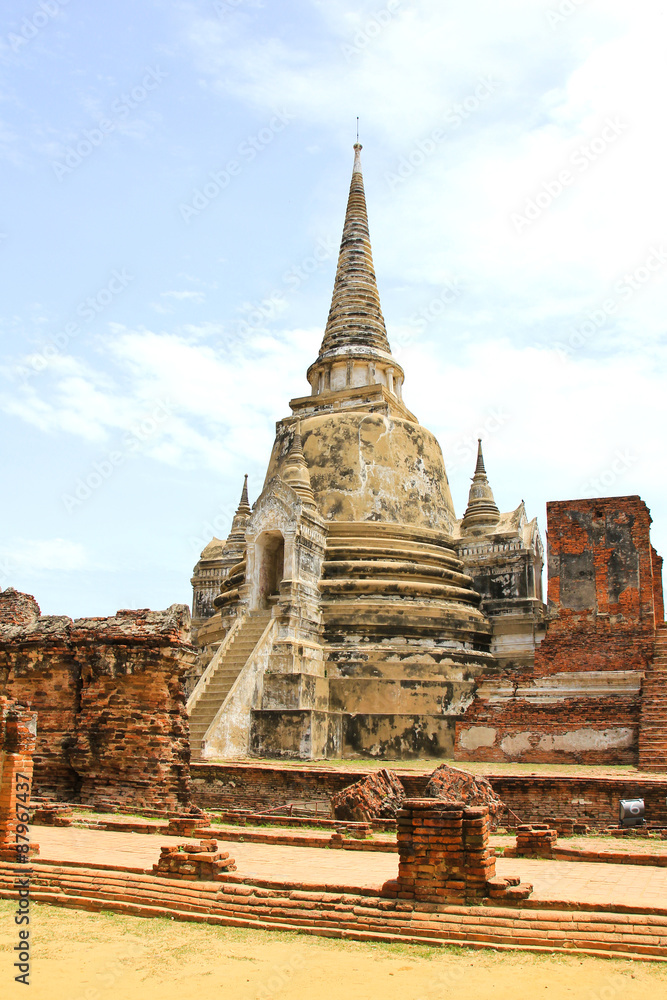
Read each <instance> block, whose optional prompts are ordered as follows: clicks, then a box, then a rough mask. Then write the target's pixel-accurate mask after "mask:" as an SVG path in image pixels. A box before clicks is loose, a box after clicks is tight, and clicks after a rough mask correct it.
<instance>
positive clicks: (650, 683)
mask: <svg viewBox="0 0 667 1000" xmlns="http://www.w3.org/2000/svg"><path fill="white" fill-rule="evenodd" d="M638 767H639V768H640V770H642V771H667V623H663V624H660V625H658V628H657V631H656V635H655V655H654V659H653V663H652V664H651V665H650V666H649V668H648V670H647V671H646V676H645V678H644V682H643V684H642V705H641V714H640V723H639V761H638Z"/></svg>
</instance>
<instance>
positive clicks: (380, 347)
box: [308, 142, 404, 398]
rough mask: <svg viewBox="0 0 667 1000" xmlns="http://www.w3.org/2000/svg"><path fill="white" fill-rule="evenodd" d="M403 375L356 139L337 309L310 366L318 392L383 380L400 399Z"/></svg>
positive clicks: (336, 291) (334, 304) (335, 300)
mask: <svg viewBox="0 0 667 1000" xmlns="http://www.w3.org/2000/svg"><path fill="white" fill-rule="evenodd" d="M403 377H404V376H403V369H402V368H401V367H400V365H398V364H397V362H396V361H395V360H394V358H393V357H392V354H391V348H390V346H389V340H388V338H387V329H386V327H385V322H384V317H383V315H382V308H381V306H380V296H379V294H378V289H377V282H376V280H375V270H374V268H373V253H372V250H371V241H370V236H369V232H368V214H367V211H366V195H365V193H364V179H363V176H362V172H361V144H360V143H359V142H355V144H354V165H353V167H352V180H351V182H350V193H349V196H348V200H347V209H346V212H345V223H344V225H343V237H342V239H341V244H340V251H339V254H338V266H337V268H336V278H335V280H334V288H333V295H332V298H331V308H330V310H329V317H328V319H327V325H326V329H325V331H324V337H323V339H322V346H321V347H320V353H319V356H318V358H317V361H316V362H315V363H314V364H312V365H311V366H310V368H309V369H308V381H309V382H310V384H311V386H312V389H313V395H318V394H319V393H321V392H329V391H336V390H337V389H345V388H347V387H349V386H356V387H359V386H364V385H375V384H378V383H380V384H382V385H385V386H386V387H387V388H388V389H389V391H390V392H392V393H394V394H395V395H397V396H398V397H399V398H400V389H401V385H402V382H403Z"/></svg>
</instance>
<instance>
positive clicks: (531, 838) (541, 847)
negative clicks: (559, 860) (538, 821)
mask: <svg viewBox="0 0 667 1000" xmlns="http://www.w3.org/2000/svg"><path fill="white" fill-rule="evenodd" d="M557 840H558V832H557V831H556V830H550V829H549V827H548V826H546V825H544V826H541V825H534V826H530V825H529V824H522V825H521V826H518V827H517V831H516V856H517V857H522V858H551V857H553V849H554V846H555V844H556V841H557Z"/></svg>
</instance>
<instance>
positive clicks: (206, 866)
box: [153, 840, 236, 882]
mask: <svg viewBox="0 0 667 1000" xmlns="http://www.w3.org/2000/svg"><path fill="white" fill-rule="evenodd" d="M235 871H236V864H235V863H234V858H230V856H229V852H228V851H219V850H218V842H217V840H200V841H199V848H198V849H197V848H196V847H194V846H193V845H192V844H175V845H174V846H173V847H171V846H170V847H162V848H160V860H159V861H158V863H157V864H156V865H153V875H160V876H161V877H162V878H176V879H181V880H186V881H188V882H194V881H199V882H216V881H220V879H221V878H222V877H223V876H224V875H225V873H226V872H235Z"/></svg>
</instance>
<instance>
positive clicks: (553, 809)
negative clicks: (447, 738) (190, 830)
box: [190, 762, 667, 828]
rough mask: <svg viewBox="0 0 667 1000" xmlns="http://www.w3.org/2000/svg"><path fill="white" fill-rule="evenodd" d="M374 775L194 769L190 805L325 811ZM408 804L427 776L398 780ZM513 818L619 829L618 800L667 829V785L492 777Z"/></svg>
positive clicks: (640, 779)
mask: <svg viewBox="0 0 667 1000" xmlns="http://www.w3.org/2000/svg"><path fill="white" fill-rule="evenodd" d="M371 773H373V772H371V771H365V770H361V769H360V770H357V769H356V768H355V769H351V768H340V769H339V768H333V767H323V768H315V767H307V768H306V767H304V768H296V767H293V766H287V767H286V766H282V765H280V764H271V765H269V764H260V763H257V764H246V763H233V762H229V763H220V764H209V763H198V762H197V763H193V764H192V765H191V779H190V785H191V790H192V799H193V801H194V802H195V803H196V805H198V806H200V807H201V808H202V809H221V810H235V809H245V810H249V811H262V810H266V809H275V808H277V807H279V806H284V805H285V804H286V803H288V802H301V803H303V802H306V803H310V804H311V808H312V805H313V804H314V803H315V802H317V803H318V804H320V805H321V808H322V815H325V814H326V810H327V808H328V805H329V800H330V798H331V796H332V795H333V794H334V793H336V792H340V791H342V790H343V789H344V788H347V786H348V785H351V784H352V783H353V782H355V781H358V780H360V779H362V778H365V777H367V776H368V775H369V774H371ZM399 777H400V780H401V784H402V785H403V787H404V788H405V794H406V796H407V797H408V798H424V796H425V795H426V785H427V783H428V780H429V778H430V771H429V772H427V773H422V774H420V773H405V772H401V773H399ZM487 777H488V779H489V781H490V782H491V785H492V787H493V790H494V792H495V793H496V795H497V796H498V797H499V798H500V799H502V801H503V802H504V803H505V805H506V806H507V807H508V810H510V812H505V813H504V814H502V815H501V817H500V825H501V826H512V827H513V826H515V825H517V824H518V823H543V822H547V821H550V820H554V819H571V820H574V821H575V822H578V823H585V824H587V825H588V826H591V827H595V828H603V827H607V826H615V825H616V824H617V823H618V802H619V799H634V798H643V799H644V801H645V803H646V818H647V822H649V823H653V824H657V825H660V826H666V827H667V777H665V778H658V777H648V776H640V775H635V776H626V777H618V778H609V777H583V776H572V777H569V776H568V777H564V776H561V775H520V776H519V775H497V774H488V775H487Z"/></svg>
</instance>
